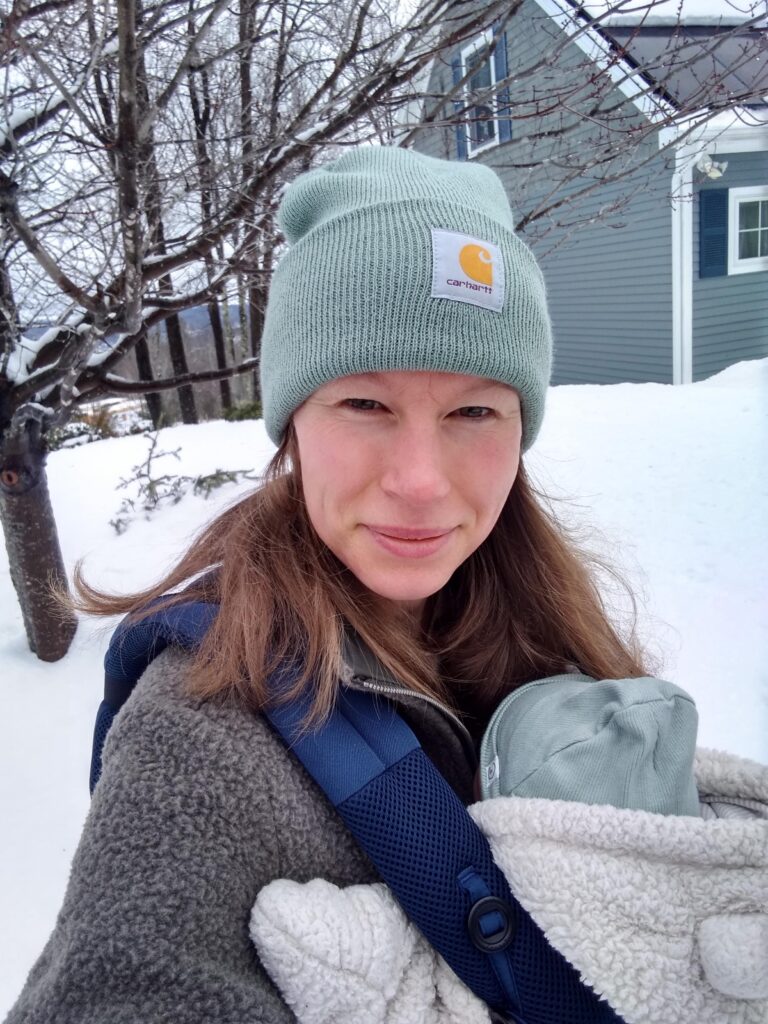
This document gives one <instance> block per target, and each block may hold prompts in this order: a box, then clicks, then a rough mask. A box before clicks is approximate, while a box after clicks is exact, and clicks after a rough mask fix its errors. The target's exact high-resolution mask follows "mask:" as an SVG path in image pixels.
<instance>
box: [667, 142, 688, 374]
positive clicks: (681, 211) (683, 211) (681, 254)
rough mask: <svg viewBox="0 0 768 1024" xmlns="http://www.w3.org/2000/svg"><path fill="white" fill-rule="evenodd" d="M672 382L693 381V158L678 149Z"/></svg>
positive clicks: (674, 177)
mask: <svg viewBox="0 0 768 1024" xmlns="http://www.w3.org/2000/svg"><path fill="white" fill-rule="evenodd" d="M671 209H672V383H673V384H690V383H691V381H692V380H693V158H692V156H691V153H690V152H689V151H686V149H685V148H683V147H681V148H680V149H676V150H675V170H674V174H673V175H672V203H671Z"/></svg>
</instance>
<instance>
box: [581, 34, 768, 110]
mask: <svg viewBox="0 0 768 1024" xmlns="http://www.w3.org/2000/svg"><path fill="white" fill-rule="evenodd" d="M586 17H587V18H589V15H586ZM590 20H591V19H590ZM593 28H595V29H596V30H597V31H599V33H600V34H601V35H602V36H603V38H605V39H606V40H607V41H608V42H609V43H610V45H611V47H612V48H613V49H614V50H616V51H617V52H618V53H619V54H620V56H621V57H622V58H623V59H625V60H626V61H627V62H628V63H629V64H631V65H633V66H634V67H636V68H639V69H641V70H642V73H643V76H644V77H645V78H646V80H647V81H649V82H650V83H651V84H652V85H654V86H655V87H656V90H657V91H658V92H659V94H660V95H662V96H663V97H664V98H665V99H666V100H668V101H669V102H671V103H672V104H673V105H674V106H676V107H678V108H682V109H685V108H697V109H700V108H702V107H715V108H717V107H720V106H724V105H732V104H733V102H734V101H736V102H738V103H740V104H741V105H742V106H762V105H764V104H766V102H768V32H766V30H765V29H764V28H759V27H757V26H755V25H746V26H745V25H727V24H722V23H718V24H717V25H713V24H704V25H702V24H696V23H692V22H685V23H683V24H680V23H679V22H675V21H670V22H666V23H664V22H662V23H661V24H659V23H650V24H649V23H648V22H647V21H646V22H643V23H642V24H634V25H633V24H628V23H626V22H623V21H622V22H620V23H618V24H617V23H615V22H610V23H608V24H604V23H600V22H598V23H593Z"/></svg>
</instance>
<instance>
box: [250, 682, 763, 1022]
mask: <svg viewBox="0 0 768 1024" xmlns="http://www.w3.org/2000/svg"><path fill="white" fill-rule="evenodd" d="M696 727H697V715H696V709H695V706H694V704H693V701H692V700H691V698H690V697H689V696H688V695H687V694H686V693H684V691H682V690H680V689H679V688H678V687H676V686H674V685H672V684H671V683H667V682H664V681H663V680H658V679H648V678H644V679H623V680H604V681H599V682H598V681H595V680H592V679H590V678H589V677H587V676H583V675H577V674H571V675H563V676H554V677H551V678H548V679H543V680H538V681H536V682H532V683H529V684H527V685H526V686H523V687H521V688H520V689H518V690H516V691H514V692H513V693H512V694H510V695H509V696H508V697H507V698H506V699H505V700H504V701H503V702H502V704H501V705H500V706H499V707H498V709H497V710H496V712H495V713H494V715H493V718H492V719H491V721H490V723H489V726H488V729H487V731H486V733H485V735H484V737H483V740H482V744H481V748H480V768H479V772H478V779H477V788H478V789H479V792H480V795H481V796H482V800H481V801H480V802H478V803H476V804H474V805H473V806H472V807H471V808H469V813H470V814H471V816H472V817H473V818H474V820H475V821H476V823H477V824H478V825H479V827H480V828H481V830H482V831H483V832H484V833H485V835H486V836H487V838H488V840H489V842H490V845H491V849H492V852H493V856H494V859H495V860H496V863H497V864H498V866H499V867H500V868H501V869H502V871H503V872H504V874H505V875H506V877H507V880H508V882H509V885H510V887H511V889H512V892H513V893H514V894H515V896H516V898H517V899H518V900H519V901H520V903H521V904H522V905H523V906H524V907H525V909H526V910H527V911H528V912H529V913H530V914H531V916H532V917H533V918H534V920H535V921H536V923H537V924H538V925H539V927H540V928H541V929H542V930H543V931H544V933H545V935H546V936H547V939H548V940H549V941H550V942H551V943H552V945H554V946H555V947H556V948H557V949H558V950H560V952H561V953H562V954H563V955H564V956H565V957H566V958H567V959H568V960H569V961H570V962H571V963H572V964H573V965H574V966H575V967H576V969H577V970H578V971H579V973H580V976H581V978H582V980H583V981H584V982H585V983H587V984H588V985H590V986H591V987H592V988H593V989H595V991H597V992H598V993H599V994H600V995H601V996H602V997H603V998H605V999H606V1000H607V1001H608V1002H609V1003H610V1005H611V1006H612V1007H613V1009H614V1010H615V1011H616V1012H617V1013H618V1014H619V1016H621V1017H622V1018H623V1020H625V1021H626V1022H627V1024H668V1022H669V1021H670V1020H672V1019H675V1020H677V1021H680V1022H681V1024H686V1022H690V1024H707V1022H711V1024H729V1022H733V1024H736V1022H738V1024H765V1022H766V1021H768V768H764V767H762V766H760V765H758V764H756V763H754V762H751V761H746V760H744V759H741V758H737V757H734V756H732V755H728V754H724V753H721V752H716V751H709V750H702V749H699V750H697V749H696ZM251 935H252V938H253V940H254V942H255V944H256V946H257V949H258V951H259V954H260V957H261V959H262V962H263V964H264V966H265V968H266V969H267V971H268V972H269V974H270V976H271V977H272V979H273V980H274V981H275V983H276V984H277V985H278V987H279V988H280V990H281V992H282V994H283V996H284V998H285V1000H286V1002H287V1003H288V1004H289V1005H290V1006H291V1008H292V1009H293V1011H294V1013H295V1014H296V1016H297V1018H298V1020H299V1021H300V1024H361V1022H365V1024H417V1022H418V1024H488V1022H489V1021H490V1019H491V1018H490V1015H489V1011H488V1009H487V1007H486V1006H485V1005H484V1004H483V1003H482V1002H481V1001H480V1000H479V999H477V998H476V997H475V996H474V995H473V994H472V993H471V992H470V991H469V990H468V989H467V988H466V987H465V986H464V985H463V984H462V982H461V981H460V980H459V979H458V978H457V977H456V975H455V974H454V973H453V971H452V970H451V969H450V968H449V967H448V965H447V964H446V963H445V962H444V961H443V960H442V958H441V957H440V956H439V954H437V953H436V952H435V951H434V950H433V949H432V947H431V946H429V944H428V943H427V942H426V940H425V939H424V938H423V937H422V936H421V934H420V933H419V932H418V931H417V929H416V928H415V927H414V926H413V925H412V924H411V923H410V922H409V921H408V919H407V918H406V917H405V915H404V913H403V911H402V910H401V909H400V907H399V905H398V904H397V903H396V902H395V900H394V898H393V896H392V895H391V893H390V892H389V890H388V889H387V887H386V886H384V885H381V884H378V885H367V886H364V885H360V886H351V887H348V888H346V889H339V888H338V887H336V886H334V885H332V884H331V883H329V882H326V881H323V880H321V879H316V880H314V881H312V882H309V883H307V884H305V885H301V884H298V883H295V882H291V881H288V880H278V881H276V882H272V883H271V884H270V885H268V886H266V887H265V888H264V889H262V891H261V892H260V893H259V896H258V899H257V901H256V904H255V906H254V908H253V914H252V919H251ZM553 1024H554V1022H553Z"/></svg>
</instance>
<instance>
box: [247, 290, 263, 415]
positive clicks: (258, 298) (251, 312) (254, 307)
mask: <svg viewBox="0 0 768 1024" xmlns="http://www.w3.org/2000/svg"><path fill="white" fill-rule="evenodd" d="M266 308H267V296H266V293H265V290H264V287H263V286H262V284H261V282H260V281H259V280H254V281H251V284H250V287H249V288H248V334H249V337H250V342H251V345H250V348H251V356H252V357H253V358H254V359H258V360H259V363H257V365H256V369H255V370H254V371H253V376H252V380H253V400H254V402H260V401H261V381H260V379H259V366H260V365H261V335H262V331H263V330H264V312H265V310H266Z"/></svg>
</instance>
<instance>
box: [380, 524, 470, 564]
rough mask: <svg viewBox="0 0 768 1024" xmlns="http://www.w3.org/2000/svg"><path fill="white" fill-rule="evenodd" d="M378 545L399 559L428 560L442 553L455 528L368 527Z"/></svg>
mask: <svg viewBox="0 0 768 1024" xmlns="http://www.w3.org/2000/svg"><path fill="white" fill-rule="evenodd" d="M366 529H367V530H368V531H369V533H370V534H371V536H372V537H373V539H374V540H375V541H376V543H377V544H378V545H379V546H380V547H382V548H383V549H384V550H385V551H387V552H388V553H389V554H391V555H396V556H397V557H399V558H426V557H428V556H429V555H434V554H435V553H436V552H438V551H440V549H441V548H443V547H444V546H445V545H446V544H447V543H448V541H449V539H450V537H451V535H452V534H453V531H454V527H449V528H448V529H445V528H442V527H426V528H419V529H415V528H412V527H408V526H378V525H377V526H366Z"/></svg>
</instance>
